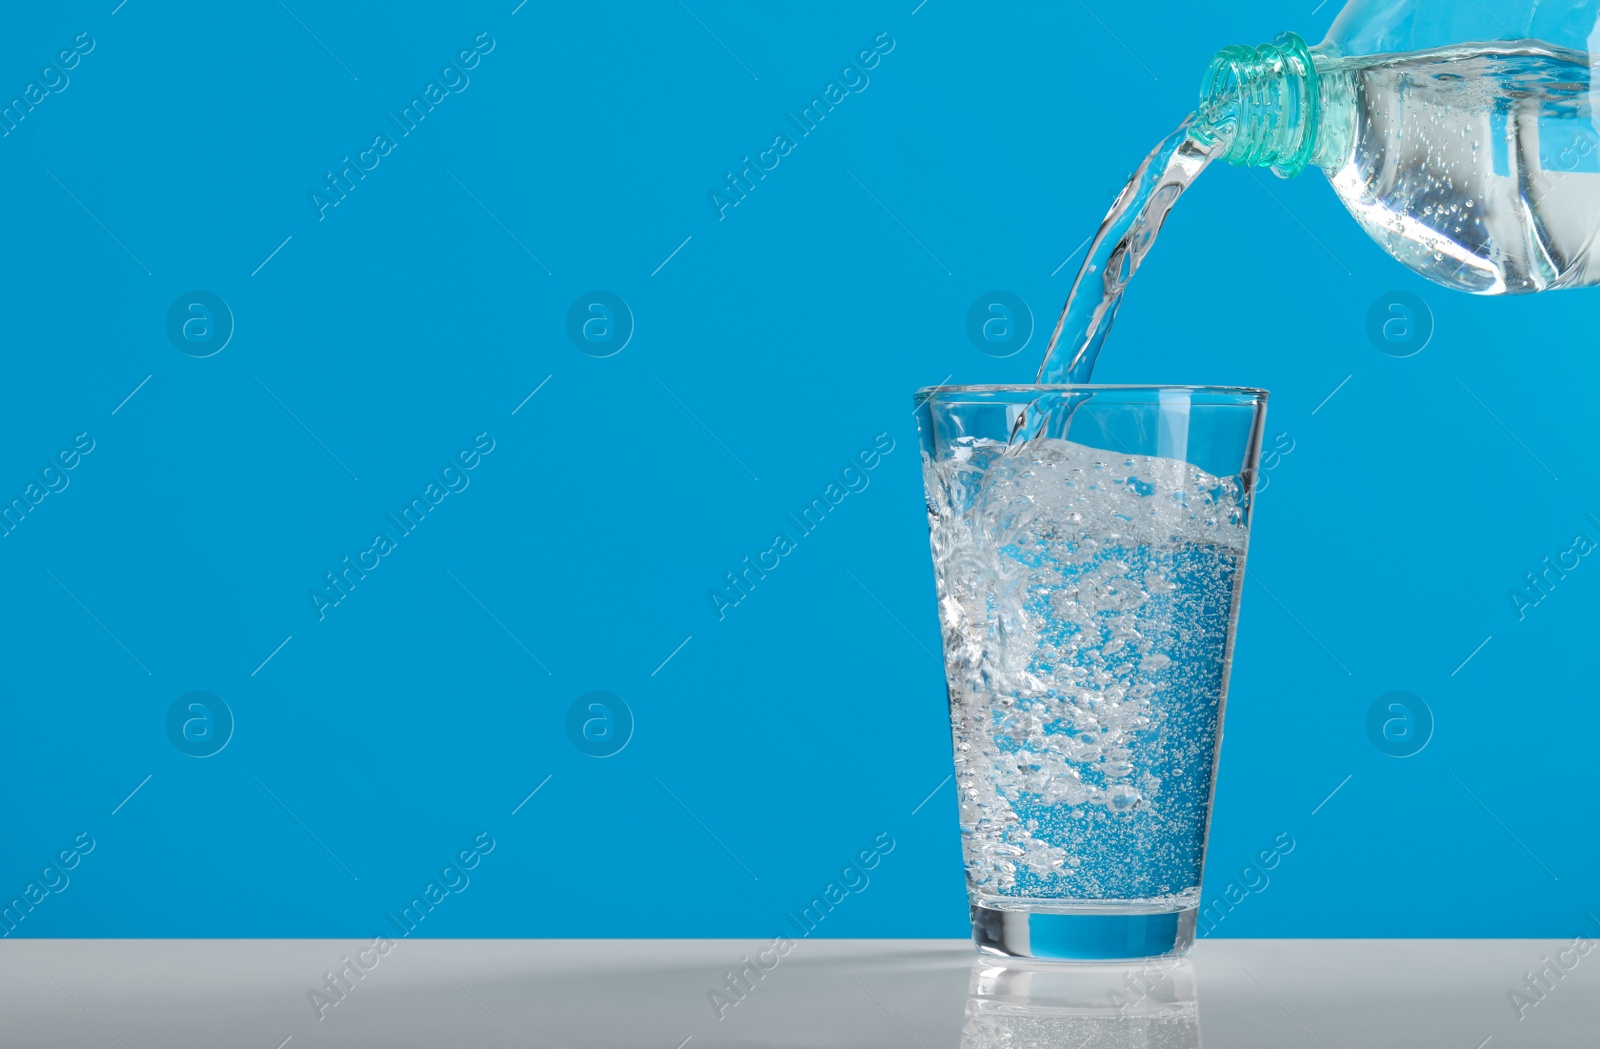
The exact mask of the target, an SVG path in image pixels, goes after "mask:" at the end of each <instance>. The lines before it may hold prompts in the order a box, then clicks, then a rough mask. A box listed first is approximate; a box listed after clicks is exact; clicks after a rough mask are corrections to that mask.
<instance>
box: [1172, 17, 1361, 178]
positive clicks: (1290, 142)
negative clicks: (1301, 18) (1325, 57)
mask: <svg viewBox="0 0 1600 1049" xmlns="http://www.w3.org/2000/svg"><path fill="white" fill-rule="evenodd" d="M1326 93H1327V92H1326V88H1325V85H1324V84H1323V77H1322V74H1321V73H1320V72H1319V71H1318V69H1317V65H1316V60H1315V58H1314V56H1313V54H1312V51H1311V49H1310V48H1309V47H1307V46H1306V42H1305V41H1304V40H1302V39H1301V38H1300V37H1299V36H1297V35H1295V34H1294V33H1285V34H1283V35H1282V36H1280V37H1278V38H1277V39H1275V40H1273V41H1272V42H1271V43H1270V44H1262V45H1261V46H1260V47H1242V46H1234V47H1227V48H1223V49H1222V50H1221V51H1219V52H1217V54H1216V56H1215V57H1214V58H1212V60H1211V65H1210V66H1209V67H1208V68H1207V69H1206V75H1205V81H1204V83H1203V84H1202V86H1201V89H1200V110H1199V113H1198V115H1197V116H1196V118H1195V122H1194V125H1193V132H1192V133H1193V134H1194V136H1195V137H1196V138H1198V139H1199V140H1200V141H1202V142H1204V143H1206V144H1207V145H1211V144H1214V143H1219V142H1220V143H1222V145H1223V150H1222V153H1221V156H1222V157H1223V158H1224V159H1226V160H1227V161H1228V162H1229V163H1231V164H1237V165H1241V166H1249V167H1262V168H1271V169H1272V171H1273V172H1274V173H1275V174H1277V175H1279V176H1280V177H1282V178H1293V177H1294V176H1296V175H1298V174H1300V173H1301V172H1302V171H1304V170H1305V169H1306V167H1307V165H1309V164H1312V163H1315V162H1316V161H1317V160H1318V158H1319V152H1320V153H1326V152H1327V148H1326V147H1328V146H1330V145H1331V143H1328V142H1322V143H1319V141H1318V139H1319V137H1322V136H1321V129H1322V127H1323V124H1324V120H1323V111H1324V106H1325V104H1326V102H1327V101H1328V100H1327V99H1326V98H1325V95H1326ZM1319 147H1321V148H1319Z"/></svg>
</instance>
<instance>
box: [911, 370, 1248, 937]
mask: <svg viewBox="0 0 1600 1049" xmlns="http://www.w3.org/2000/svg"><path fill="white" fill-rule="evenodd" d="M917 402H918V409H917V420H918V424H917V425H918V430H919V432H920V434H921V444H922V463H923V479H924V482H925V486H926V490H927V500H928V525H929V532H930V538H931V545H932V550H933V564H934V576H935V580H936V582H937V591H938V602H939V620H940V625H941V628H942V633H943V641H944V657H945V674H946V682H947V685H948V689H949V700H950V727H951V733H952V736H953V739H954V745H955V774H956V781H957V785H958V790H959V794H960V821H961V837H962V849H963V853H964V855H965V859H966V868H967V892H968V899H969V902H970V903H971V908H972V932H973V938H974V939H975V940H976V941H977V944H978V946H979V948H980V950H982V951H984V952H985V953H989V954H995V955H1003V956H1008V957H1015V958H1036V959H1057V960H1077V961H1096V960H1111V959H1134V958H1146V957H1154V956H1161V955H1179V954H1182V953H1184V952H1185V951H1186V950H1187V949H1188V948H1189V947H1190V946H1191V945H1192V944H1193V942H1194V930H1195V917H1196V910H1197V907H1198V905H1199V897H1200V881H1201V872H1202V868H1203V865H1204V861H1205V848H1206V834H1207V831H1208V829H1209V823H1210V815H1211V803H1212V796H1213V788H1214V784H1215V778H1216V766H1217V754H1218V751H1219V748H1220V746H1221V741H1222V715H1223V709H1224V706H1225V703H1226V699H1227V691H1228V671H1229V666H1230V663H1231V660H1232V656H1233V641H1234V628H1235V625H1236V623H1237V621H1238V614H1239V599H1240V592H1241V590H1242V586H1243V581H1244V574H1245V551H1246V546H1247V541H1248V539H1249V531H1250V519H1251V513H1252V508H1253V501H1254V492H1255V480H1256V474H1257V467H1258V463H1259V460H1260V452H1261V433H1262V425H1263V422H1264V418H1265V411H1266V402H1267V394H1266V393H1265V392H1264V391H1261V390H1249V389H1231V388H1218V387H1131V386H968V387H948V386H947V387H931V388H928V389H924V390H922V391H920V392H919V393H918V394H917Z"/></svg>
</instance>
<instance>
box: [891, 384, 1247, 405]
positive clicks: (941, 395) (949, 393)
mask: <svg viewBox="0 0 1600 1049" xmlns="http://www.w3.org/2000/svg"><path fill="white" fill-rule="evenodd" d="M1046 393H1090V394H1101V393H1103V394H1119V393H1121V394H1157V393H1188V394H1204V395H1210V396H1219V397H1225V398H1236V399H1238V400H1239V401H1241V402H1259V401H1265V400H1267V398H1269V397H1271V396H1272V394H1271V391H1269V390H1263V389H1260V388H1258V387H1255V386H1183V385H1175V386H1160V385H1118V384H1107V385H1096V384H1092V383H1086V384H1072V383H1054V384H1046V385H1035V384H1015V385H1012V384H1005V383H993V384H984V385H977V386H924V387H922V388H920V389H918V390H917V391H916V393H915V394H914V395H913V396H914V398H915V399H916V400H917V401H919V402H923V403H926V402H927V401H932V400H940V399H945V398H949V397H959V396H968V395H975V394H1021V395H1026V396H1038V395H1040V394H1046Z"/></svg>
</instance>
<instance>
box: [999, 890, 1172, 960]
mask: <svg viewBox="0 0 1600 1049" xmlns="http://www.w3.org/2000/svg"><path fill="white" fill-rule="evenodd" d="M1197 911H1198V908H1196V907H1192V906H1191V907H1183V908H1180V909H1177V910H1158V911H1149V910H1143V911H1141V910H1130V909H1125V908H1119V909H1117V910H1115V911H1113V910H1110V909H1108V908H1107V907H1106V905H1105V904H1097V903H1094V902H1091V901H1081V902H1078V901H1063V900H1023V899H1019V900H1007V901H1005V903H1004V904H1003V905H999V906H997V905H996V904H995V903H992V902H989V901H982V902H974V903H973V904H972V938H973V940H974V941H975V942H976V943H977V945H978V950H980V951H981V952H983V953H984V954H988V955H996V956H999V957H1002V958H1030V959H1036V960H1039V961H1058V962H1111V961H1135V960H1139V959H1143V958H1176V957H1178V956H1180V955H1183V954H1186V953H1188V951H1189V948H1190V947H1192V946H1194V928H1195V917H1196V913H1197Z"/></svg>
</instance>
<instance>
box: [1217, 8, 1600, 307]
mask: <svg viewBox="0 0 1600 1049" xmlns="http://www.w3.org/2000/svg"><path fill="white" fill-rule="evenodd" d="M1486 5H1487V6H1486ZM1591 41H1593V42H1594V43H1596V44H1600V0H1582V2H1579V0H1565V2H1563V0H1485V2H1484V3H1479V2H1477V0H1471V2H1463V0H1354V2H1353V3H1351V4H1350V5H1349V6H1347V7H1346V8H1345V9H1344V11H1343V12H1342V13H1341V14H1340V16H1339V18H1338V20H1337V21H1336V22H1335V24H1334V27H1333V30H1332V32H1331V33H1330V35H1329V38H1328V40H1326V41H1325V42H1324V43H1322V44H1321V45H1319V46H1317V47H1316V48H1312V49H1309V50H1306V49H1305V48H1304V45H1303V44H1302V43H1300V41H1299V39H1298V38H1295V37H1281V38H1279V40H1278V41H1275V42H1274V43H1273V44H1270V45H1265V46H1263V47H1262V48H1256V49H1250V48H1230V49H1228V50H1226V51H1224V52H1222V53H1221V54H1219V56H1218V58H1217V60H1215V61H1214V63H1213V68H1212V70H1211V71H1210V72H1209V73H1208V77H1207V87H1206V92H1205V96H1204V97H1203V99H1202V110H1201V111H1202V115H1206V116H1209V119H1210V120H1211V124H1212V129H1213V131H1214V132H1215V133H1216V134H1218V135H1220V136H1228V137H1230V138H1231V141H1230V143H1229V150H1228V152H1227V153H1226V154H1225V155H1226V157H1227V159H1229V160H1231V161H1233V162H1234V163H1244V164H1255V165H1259V166H1265V167H1273V168H1274V169H1275V170H1277V171H1278V172H1279V173H1280V174H1284V175H1293V174H1297V173H1298V171H1299V170H1300V169H1301V168H1303V167H1304V166H1307V165H1308V164H1314V165H1315V166H1317V167H1320V168H1322V169H1323V171H1324V172H1325V173H1326V174H1327V176H1328V178H1329V180H1330V181H1331V182H1332V184H1333V188H1334V191H1335V192H1336V193H1337V194H1338V195H1339V197H1340V199H1341V200H1342V201H1343V202H1344V204H1345V206H1346V207H1347V208H1349V210H1350V212H1351V214H1352V215H1354V216H1355V218H1356V220H1357V221H1358V222H1360V223H1361V225H1362V226H1363V228H1365V229H1366V230H1367V232H1368V233H1369V234H1371V235H1372V237H1373V238H1374V239H1375V240H1376V241H1377V242H1378V243H1379V244H1381V245H1382V246H1383V247H1384V248H1385V249H1386V250H1387V251H1388V252H1389V253H1390V254H1391V255H1393V256H1394V257H1395V258H1396V259H1398V260H1399V261H1401V262H1402V263H1404V264H1405V265H1407V266H1409V267H1410V268H1411V269H1413V270H1415V271H1416V272H1418V273H1420V274H1422V275H1423V276H1425V277H1427V278H1429V279H1430V280H1433V281H1436V282H1438V283H1440V284H1443V285H1446V286H1448V287H1452V288H1458V289H1460V290H1463V291H1469V292H1474V293H1478V294H1516V293H1523V292H1533V291H1543V290H1546V289H1551V288H1563V287H1581V286H1586V285H1592V284H1597V283H1600V262H1596V261H1595V260H1594V258H1593V256H1594V255H1595V253H1596V250H1597V248H1596V241H1597V239H1600V129H1597V126H1596V122H1595V116H1596V114H1597V113H1600V107H1597V106H1596V105H1595V101H1596V100H1595V98H1594V96H1593V92H1592V89H1591V63H1592V59H1591V57H1590V51H1591ZM1219 64H1220V67H1219Z"/></svg>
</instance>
